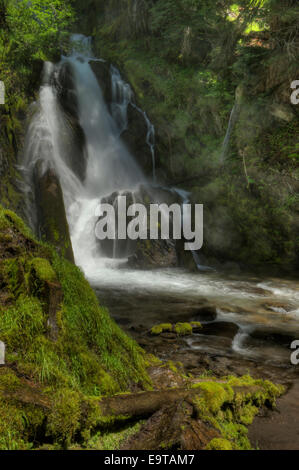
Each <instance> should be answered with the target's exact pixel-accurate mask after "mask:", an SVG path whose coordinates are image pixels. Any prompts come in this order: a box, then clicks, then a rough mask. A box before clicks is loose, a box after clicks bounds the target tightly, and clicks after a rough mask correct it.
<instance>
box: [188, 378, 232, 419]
mask: <svg viewBox="0 0 299 470" xmlns="http://www.w3.org/2000/svg"><path fill="white" fill-rule="evenodd" d="M193 388H199V389H200V390H201V391H202V397H201V398H199V399H197V402H196V404H197V410H198V411H199V413H200V414H202V413H204V412H206V411H209V412H210V413H212V414H217V413H218V412H219V411H220V409H221V407H222V406H223V404H224V403H226V402H227V403H229V402H232V401H233V398H234V392H233V389H232V388H231V386H230V385H228V384H219V383H217V382H203V383H198V384H196V385H193Z"/></svg>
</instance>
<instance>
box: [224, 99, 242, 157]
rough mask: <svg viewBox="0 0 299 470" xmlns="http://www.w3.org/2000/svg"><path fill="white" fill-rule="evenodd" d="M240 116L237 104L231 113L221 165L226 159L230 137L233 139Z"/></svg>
mask: <svg viewBox="0 0 299 470" xmlns="http://www.w3.org/2000/svg"><path fill="white" fill-rule="evenodd" d="M238 115H239V107H238V105H237V104H235V105H234V106H233V108H232V110H231V113H230V118H229V122H228V126H227V131H226V134H225V137H224V140H223V144H222V150H221V155H220V162H221V163H224V161H225V157H226V154H227V151H228V147H229V142H230V137H231V134H232V131H233V130H234V127H235V124H236V122H237V119H238Z"/></svg>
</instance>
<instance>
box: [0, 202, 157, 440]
mask: <svg viewBox="0 0 299 470" xmlns="http://www.w3.org/2000/svg"><path fill="white" fill-rule="evenodd" d="M0 234H1V238H0V241H1V246H0V249H1V250H2V251H1V262H0V277H1V282H2V285H3V287H4V290H5V293H6V294H7V295H6V296H5V302H6V303H1V302H2V298H0V334H1V339H2V340H3V341H4V342H5V344H6V353H7V356H6V357H7V360H11V361H13V363H14V365H15V366H14V367H16V369H17V370H18V374H20V375H21V376H22V377H28V378H30V381H31V382H32V383H33V384H34V387H35V388H36V389H37V390H40V392H38V393H43V394H45V396H47V397H50V398H51V401H50V405H49V410H48V411H47V413H46V415H47V417H46V416H45V414H43V413H42V412H41V415H42V416H39V415H38V416H39V418H38V419H37V421H38V420H39V419H40V421H43V420H44V421H45V420H47V425H46V432H47V433H48V435H49V439H53V440H54V441H56V442H57V443H58V445H60V446H66V445H67V446H68V445H70V442H71V441H72V440H74V439H75V438H76V436H77V435H82V436H87V435H88V434H89V433H90V432H91V430H92V429H94V427H96V426H99V425H101V426H108V425H111V422H126V421H127V419H128V417H123V416H119V417H116V418H115V417H114V418H110V417H104V416H102V415H101V410H100V407H99V405H98V402H99V397H101V396H102V395H111V394H115V393H118V392H122V391H127V390H129V388H130V386H132V384H136V385H138V387H140V388H150V387H151V382H150V379H149V377H148V375H147V372H146V368H147V366H148V365H149V363H152V362H153V360H152V359H150V358H149V357H147V356H146V354H145V352H144V351H143V350H142V349H141V348H140V347H139V346H138V345H137V343H135V342H134V341H133V340H132V339H131V338H129V337H128V336H126V335H125V333H124V332H123V331H122V330H121V329H120V328H119V327H118V326H117V325H116V323H115V322H114V321H113V320H112V319H111V318H110V316H109V312H108V311H107V309H105V308H103V307H101V306H100V305H99V302H98V299H97V297H96V296H95V294H94V292H93V290H92V288H91V287H90V286H89V284H88V282H87V281H86V280H85V278H84V275H83V273H82V272H81V271H80V270H79V269H78V268H77V267H76V266H74V265H73V264H72V263H69V262H68V261H66V260H64V259H62V258H61V257H59V255H58V254H57V253H56V252H55V251H54V250H53V248H51V247H50V246H48V245H46V244H43V243H40V242H37V241H36V240H35V239H34V237H33V236H32V234H31V233H30V231H29V230H28V229H27V228H26V226H25V225H24V224H23V223H22V221H21V220H20V219H19V218H18V217H16V216H15V215H14V214H12V213H10V212H8V211H6V210H4V209H3V208H2V207H1V206H0ZM11 243H13V249H10V248H9V247H10V245H9V244H11ZM7 247H8V248H7ZM51 296H52V297H51ZM3 298H4V297H3ZM51 298H52V303H51V308H52V309H53V306H54V307H55V308H56V311H53V312H52V317H51V321H52V322H53V321H54V322H56V324H57V325H58V327H59V328H58V333H57V336H56V337H55V339H53V337H52V336H51V335H50V334H49V328H50V327H49V315H50V314H49V312H50V310H49V308H50V307H49V305H50V299H51ZM8 299H9V301H8ZM55 299H58V300H57V303H56V304H55ZM3 370H4V369H1V373H0V394H1V390H5V393H6V394H8V398H7V400H8V402H9V407H8V413H10V412H11V414H12V415H13V414H15V419H14V420H11V419H10V418H9V417H7V419H6V418H5V420H4V418H3V423H5V430H4V428H3V436H5V437H3V438H2V441H1V443H0V446H1V445H2V447H3V448H13V447H14V446H15V447H16V448H27V447H28V446H29V447H30V446H31V443H30V439H31V431H32V432H33V433H34V432H35V431H34V430H35V429H37V427H39V426H41V422H39V424H37V423H35V422H34V419H33V415H34V413H35V412H36V413H38V412H40V410H37V409H35V408H34V407H33V408H32V409H31V410H27V408H26V406H25V405H24V404H17V403H15V398H13V397H14V394H15V393H16V390H17V387H19V388H20V395H22V393H25V384H24V383H23V382H20V380H19V379H18V377H17V375H15V374H14V373H13V372H9V371H6V372H5V374H4V372H3ZM5 370H6V369H5ZM10 390H11V392H10ZM26 390H27V389H26ZM30 390H31V389H28V390H27V392H28V394H29V396H30V393H31V392H30ZM27 392H26V393H27ZM10 393H11V396H10ZM90 397H95V398H94V401H93V403H94V406H93V407H90V406H89V411H90V412H89V415H88V416H87V417H86V414H85V412H84V406H85V405H84V403H86V401H88V400H91V399H90ZM32 400H33V401H34V396H32ZM96 402H97V405H96ZM15 406H17V407H18V409H20V413H16V412H14V411H13V410H14V407H15ZM25 408H26V418H24V419H26V420H28V423H31V424H30V425H28V426H29V427H28V429H27V425H26V426H25V425H24V426H23V425H22V423H23V421H22V420H23V418H22V416H23V414H22V413H25V411H24V410H25ZM4 411H5V408H4V407H3V409H2V411H1V413H2V414H3V413H4ZM29 411H30V413H31V417H30V419H29V418H28V416H27V415H28V413H29ZM2 414H1V416H2ZM3 416H4V415H3ZM9 416H10V415H9ZM24 416H25V415H24ZM7 423H10V424H7ZM3 426H4V424H3ZM30 429H31V431H30ZM41 435H45V429H43V431H42V432H41ZM9 436H11V440H10V439H9Z"/></svg>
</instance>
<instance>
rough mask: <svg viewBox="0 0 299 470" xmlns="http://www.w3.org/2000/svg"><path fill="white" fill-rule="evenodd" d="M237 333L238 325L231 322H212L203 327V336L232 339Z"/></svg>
mask: <svg viewBox="0 0 299 470" xmlns="http://www.w3.org/2000/svg"><path fill="white" fill-rule="evenodd" d="M238 331H239V327H238V325H236V324H235V323H231V322H214V323H208V324H206V325H204V329H203V334H205V335H213V336H222V337H223V338H230V339H233V338H234V337H235V336H236V334H237V333H238Z"/></svg>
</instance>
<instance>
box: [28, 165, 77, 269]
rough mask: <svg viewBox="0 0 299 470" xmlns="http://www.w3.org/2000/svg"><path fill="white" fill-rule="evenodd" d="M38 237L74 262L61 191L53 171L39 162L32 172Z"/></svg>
mask: <svg viewBox="0 0 299 470" xmlns="http://www.w3.org/2000/svg"><path fill="white" fill-rule="evenodd" d="M34 181H35V193H36V205H37V212H38V225H39V235H40V237H41V238H42V239H44V240H46V241H47V242H49V243H51V244H52V245H53V246H55V247H56V249H57V250H58V252H59V253H60V254H61V255H62V256H64V257H65V258H66V259H68V260H69V261H71V262H72V263H73V262H74V254H73V248H72V243H71V238H70V233H69V226H68V222H67V219H66V213H65V206H64V200H63V194H62V189H61V186H60V182H59V179H58V177H57V175H56V173H55V171H54V170H53V169H51V168H48V169H45V168H44V163H43V162H42V161H41V160H39V161H38V162H37V163H36V165H35V170H34Z"/></svg>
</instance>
